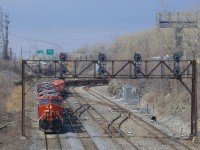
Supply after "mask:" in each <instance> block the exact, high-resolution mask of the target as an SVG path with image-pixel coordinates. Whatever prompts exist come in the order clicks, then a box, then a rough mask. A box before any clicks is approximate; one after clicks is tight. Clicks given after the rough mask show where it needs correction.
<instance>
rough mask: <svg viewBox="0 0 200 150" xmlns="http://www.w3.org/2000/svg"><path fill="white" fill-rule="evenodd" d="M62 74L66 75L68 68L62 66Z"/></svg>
mask: <svg viewBox="0 0 200 150" xmlns="http://www.w3.org/2000/svg"><path fill="white" fill-rule="evenodd" d="M60 72H61V73H62V74H66V73H67V68H66V67H65V66H62V67H61V68H60Z"/></svg>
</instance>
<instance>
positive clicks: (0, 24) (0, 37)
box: [0, 6, 4, 52]
mask: <svg viewBox="0 0 200 150" xmlns="http://www.w3.org/2000/svg"><path fill="white" fill-rule="evenodd" d="M3 43H4V35H3V11H2V8H1V6H0V52H3Z"/></svg>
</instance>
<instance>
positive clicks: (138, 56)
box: [134, 53, 142, 62]
mask: <svg viewBox="0 0 200 150" xmlns="http://www.w3.org/2000/svg"><path fill="white" fill-rule="evenodd" d="M134 60H135V61H136V62H139V61H141V60H142V57H141V55H140V54H138V53H135V55H134Z"/></svg>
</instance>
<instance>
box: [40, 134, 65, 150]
mask: <svg viewBox="0 0 200 150" xmlns="http://www.w3.org/2000/svg"><path fill="white" fill-rule="evenodd" d="M44 135H45V149H46V150H48V149H54V150H62V145H61V142H60V137H59V135H58V133H56V134H47V133H46V132H45V133H44Z"/></svg>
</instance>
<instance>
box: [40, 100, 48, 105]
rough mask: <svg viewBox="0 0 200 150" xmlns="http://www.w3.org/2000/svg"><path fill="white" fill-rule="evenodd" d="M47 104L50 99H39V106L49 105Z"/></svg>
mask: <svg viewBox="0 0 200 150" xmlns="http://www.w3.org/2000/svg"><path fill="white" fill-rule="evenodd" d="M49 103H50V99H41V100H40V106H42V105H46V104H49Z"/></svg>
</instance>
